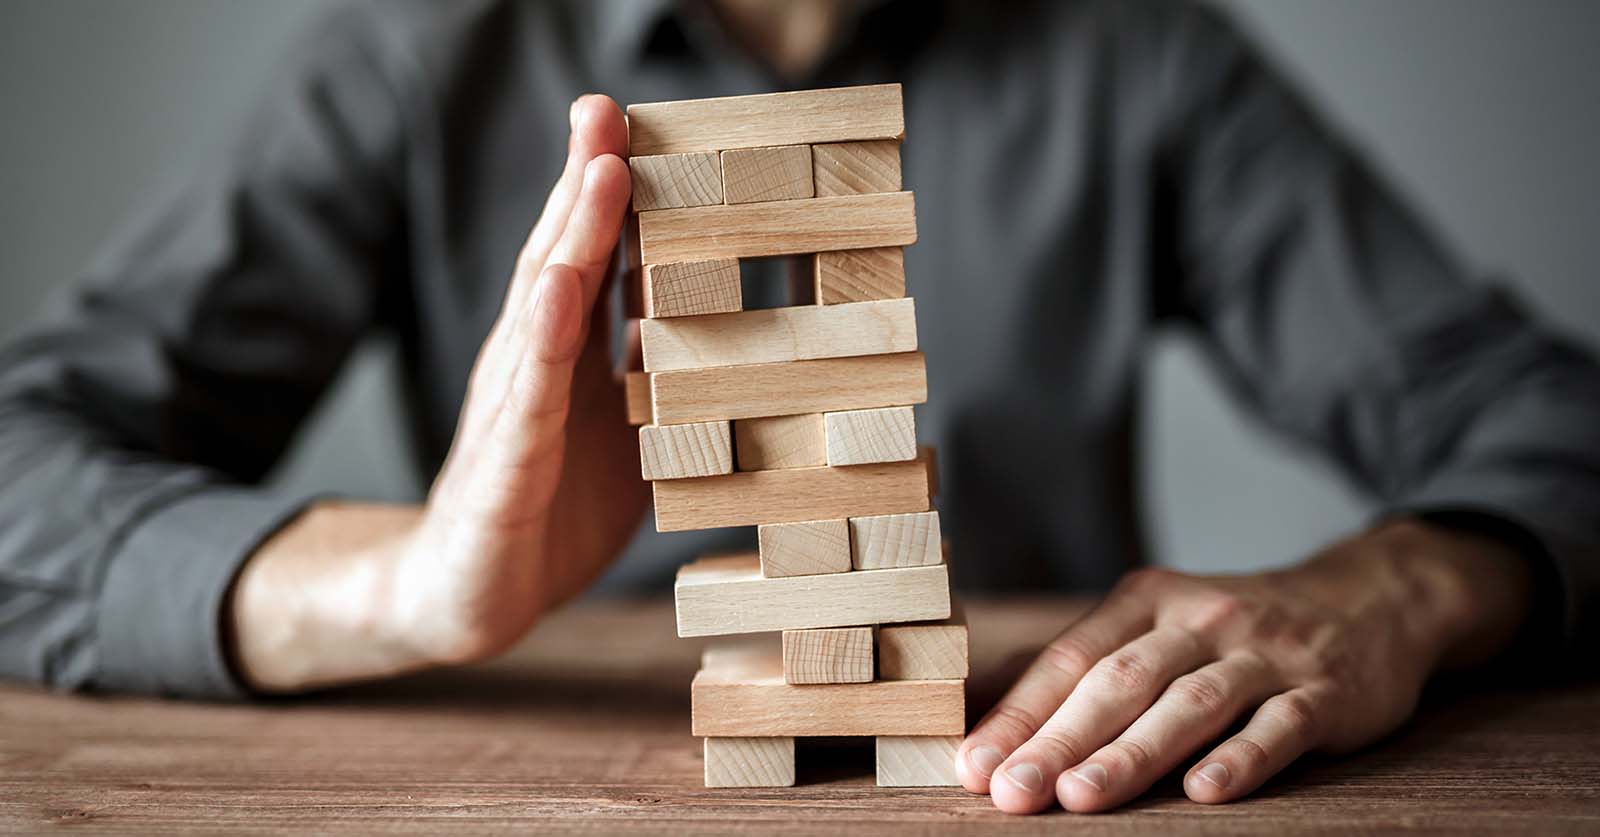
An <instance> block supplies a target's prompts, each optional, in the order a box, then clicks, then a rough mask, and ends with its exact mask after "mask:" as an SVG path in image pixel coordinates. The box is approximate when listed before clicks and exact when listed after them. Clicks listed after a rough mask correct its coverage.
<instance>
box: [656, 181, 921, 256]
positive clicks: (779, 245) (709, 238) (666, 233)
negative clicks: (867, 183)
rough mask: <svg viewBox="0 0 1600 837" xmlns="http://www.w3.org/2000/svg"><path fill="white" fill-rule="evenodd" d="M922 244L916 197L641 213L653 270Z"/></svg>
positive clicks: (892, 194) (861, 197) (850, 197)
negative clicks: (714, 261) (668, 265)
mask: <svg viewBox="0 0 1600 837" xmlns="http://www.w3.org/2000/svg"><path fill="white" fill-rule="evenodd" d="M916 241H917V206H916V199H915V198H914V197H913V196H912V194H911V193H910V192H888V193H885V194H881V195H838V196H835V197H831V198H803V199H799V200H792V201H769V202H767V203H741V204H735V205H733V206H697V207H693V208H690V209H657V210H653V211H650V212H641V213H639V252H640V254H641V257H642V258H643V259H644V261H645V262H646V263H647V264H660V263H663V262H687V261H693V260H696V259H722V258H747V257H755V256H787V255H792V254H797V253H820V252H822V251H824V250H860V249H863V248H866V247H896V246H904V245H907V244H915V243H916Z"/></svg>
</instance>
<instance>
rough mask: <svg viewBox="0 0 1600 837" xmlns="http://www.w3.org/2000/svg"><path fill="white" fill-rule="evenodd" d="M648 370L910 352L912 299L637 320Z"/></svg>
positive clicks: (913, 330) (913, 333)
mask: <svg viewBox="0 0 1600 837" xmlns="http://www.w3.org/2000/svg"><path fill="white" fill-rule="evenodd" d="M639 340H640V343H641V344H642V346H643V349H644V368H645V371H646V372H663V371H670V370H674V369H702V368H705V367H709V366H741V365H745V364H751V363H783V362H787V361H793V360H816V359H819V358H830V357H857V356H861V355H885V354H897V353H899V352H914V351H916V349H917V311H916V302H915V300H910V299H887V300H880V301H877V302H856V303H851V304H849V305H828V306H821V305H801V306H796V307H793V308H760V309H757V310H754V311H741V312H739V313H736V314H707V315H706V316H703V317H679V318H676V319H671V320H644V321H642V322H640V323H639Z"/></svg>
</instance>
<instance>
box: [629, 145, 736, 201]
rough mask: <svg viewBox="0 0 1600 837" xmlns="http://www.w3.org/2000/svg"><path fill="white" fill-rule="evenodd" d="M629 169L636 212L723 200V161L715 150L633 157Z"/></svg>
mask: <svg viewBox="0 0 1600 837" xmlns="http://www.w3.org/2000/svg"><path fill="white" fill-rule="evenodd" d="M628 168H629V170H631V171H632V172H633V211H634V212H644V211H646V210H651V209H675V208H681V207H687V206H709V205H711V204H719V203H722V164H721V162H720V161H719V160H718V159H717V154H716V153H715V152H701V153H697V154H658V155H653V156H648V157H633V158H631V159H629V160H628Z"/></svg>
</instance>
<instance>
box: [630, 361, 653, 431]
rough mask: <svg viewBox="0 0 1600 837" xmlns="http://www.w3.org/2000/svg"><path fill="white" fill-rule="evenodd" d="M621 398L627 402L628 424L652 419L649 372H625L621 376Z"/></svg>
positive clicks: (644, 422)
mask: <svg viewBox="0 0 1600 837" xmlns="http://www.w3.org/2000/svg"><path fill="white" fill-rule="evenodd" d="M622 398H623V401H624V402H625V403H626V404H627V408H628V423H629V424H631V425H636V426H637V425H641V424H649V423H650V422H651V421H653V420H654V419H653V415H654V414H653V413H652V412H651V407H650V375H649V373H646V372H628V373H625V374H624V375H623V376H622Z"/></svg>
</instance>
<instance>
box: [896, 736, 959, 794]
mask: <svg viewBox="0 0 1600 837" xmlns="http://www.w3.org/2000/svg"><path fill="white" fill-rule="evenodd" d="M961 738H962V737H961V736H959V735H880V736H878V739H877V762H878V787H880V788H942V787H955V786H956V785H959V784H961V782H960V780H958V779H957V778H956V748H958V747H960V746H961Z"/></svg>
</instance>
